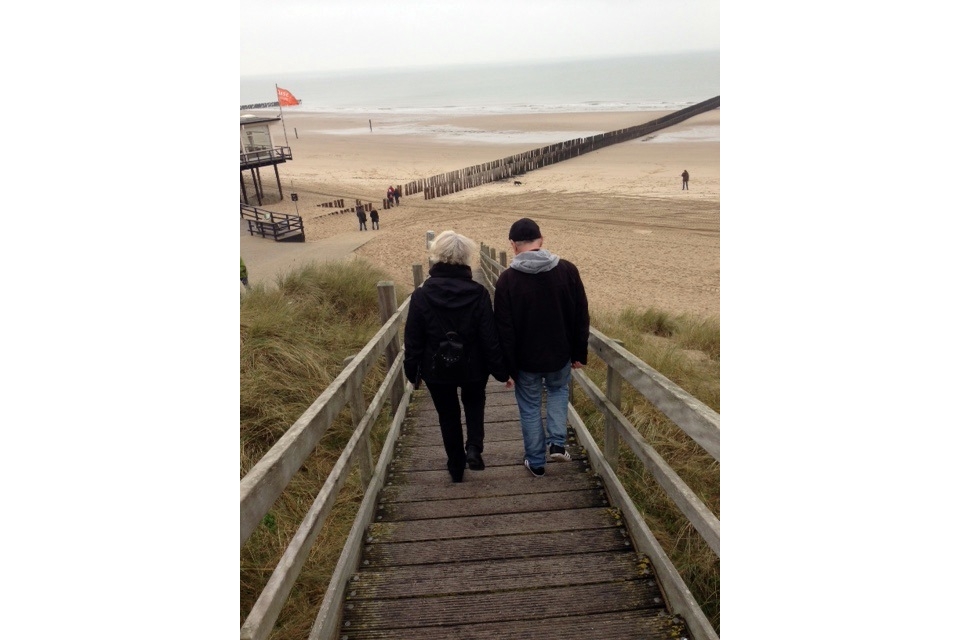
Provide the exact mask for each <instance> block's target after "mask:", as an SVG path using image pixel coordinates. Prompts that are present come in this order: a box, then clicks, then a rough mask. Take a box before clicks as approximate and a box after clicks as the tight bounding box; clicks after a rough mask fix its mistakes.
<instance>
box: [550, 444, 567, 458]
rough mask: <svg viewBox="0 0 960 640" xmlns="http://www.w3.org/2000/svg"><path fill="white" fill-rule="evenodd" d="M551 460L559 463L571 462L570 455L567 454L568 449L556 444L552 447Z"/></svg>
mask: <svg viewBox="0 0 960 640" xmlns="http://www.w3.org/2000/svg"><path fill="white" fill-rule="evenodd" d="M550 458H551V459H552V460H556V461H557V462H561V461H562V462H570V454H569V453H567V448H566V447H561V446H560V445H556V444H552V445H550Z"/></svg>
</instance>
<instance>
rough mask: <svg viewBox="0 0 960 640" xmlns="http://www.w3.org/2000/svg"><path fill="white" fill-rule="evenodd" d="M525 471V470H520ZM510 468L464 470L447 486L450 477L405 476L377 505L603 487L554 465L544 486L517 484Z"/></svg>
mask: <svg viewBox="0 0 960 640" xmlns="http://www.w3.org/2000/svg"><path fill="white" fill-rule="evenodd" d="M524 471H526V469H524ZM516 479H517V476H516V473H515V469H514V468H513V467H511V466H500V467H489V466H488V467H487V468H486V469H484V470H483V471H471V470H470V469H467V471H466V474H465V475H464V482H462V483H453V482H450V474H449V473H447V471H446V469H444V470H442V471H418V472H415V473H406V474H404V475H403V477H402V479H401V478H398V479H397V481H396V482H394V484H392V485H390V486H388V487H385V488H384V490H383V491H382V492H381V496H380V499H381V502H384V503H394V504H402V503H404V502H416V501H419V500H437V499H449V498H461V499H472V498H484V497H495V496H512V495H517V494H529V495H535V494H541V493H554V492H558V491H574V490H577V489H587V488H595V487H602V486H603V483H602V482H600V480H599V479H598V478H597V476H596V475H594V474H593V473H591V472H584V471H583V470H582V469H580V468H579V467H578V466H575V465H572V464H557V465H555V467H551V468H550V476H549V478H544V482H517V481H516Z"/></svg>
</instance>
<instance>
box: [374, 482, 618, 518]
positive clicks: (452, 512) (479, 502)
mask: <svg viewBox="0 0 960 640" xmlns="http://www.w3.org/2000/svg"><path fill="white" fill-rule="evenodd" d="M451 484H454V483H451ZM464 484H466V483H464ZM542 484H546V483H542ZM544 504H549V505H556V506H557V508H563V509H585V508H587V507H606V506H608V502H607V499H606V498H605V497H604V495H603V492H602V491H599V490H597V489H596V488H594V489H587V490H580V491H565V492H553V493H536V494H520V495H512V496H503V495H498V496H492V497H485V498H479V497H474V498H465V499H462V500H427V501H421V502H405V503H395V504H385V505H383V506H382V507H380V508H379V509H378V511H377V522H398V521H401V520H402V521H411V520H429V519H432V518H452V517H459V516H480V515H492V514H495V513H527V512H530V511H539V510H540V509H542V508H543V505H544Z"/></svg>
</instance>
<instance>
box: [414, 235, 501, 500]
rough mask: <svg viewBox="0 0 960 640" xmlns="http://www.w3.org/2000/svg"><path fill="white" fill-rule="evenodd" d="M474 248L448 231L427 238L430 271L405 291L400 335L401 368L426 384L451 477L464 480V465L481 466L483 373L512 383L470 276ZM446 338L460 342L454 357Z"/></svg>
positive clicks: (485, 300)
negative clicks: (404, 315) (406, 306)
mask: <svg viewBox="0 0 960 640" xmlns="http://www.w3.org/2000/svg"><path fill="white" fill-rule="evenodd" d="M476 256H477V243H476V242H474V241H473V240H471V239H470V238H467V237H466V236H462V235H460V234H459V233H456V232H455V231H444V232H443V233H441V234H440V235H438V236H437V238H436V240H434V241H433V243H431V245H430V264H431V265H432V266H431V267H430V277H429V278H427V280H426V282H424V283H423V286H420V287H418V288H416V289H414V291H413V294H412V295H411V296H410V309H409V312H408V314H407V324H406V327H405V329H404V335H403V342H404V358H403V372H404V375H405V376H406V377H407V380H409V381H410V382H412V383H413V385H414V387H415V388H419V387H420V381H421V380H422V381H423V382H424V383H426V385H427V391H429V392H430V397H431V398H432V399H433V404H434V407H436V410H437V418H438V419H439V422H440V435H441V437H442V438H443V449H444V451H445V452H446V454H447V470H448V471H449V472H450V479H451V480H453V482H463V472H464V470H465V469H466V467H468V466H469V467H470V469H471V470H473V471H481V470H482V469H483V468H484V467H485V465H484V462H483V457H482V456H481V454H482V453H483V412H484V408H485V406H486V401H487V391H486V389H487V380H488V378H489V377H490V376H491V375H493V377H494V378H496V379H497V380H499V381H500V382H506V383H507V388H508V389H509V388H511V387H512V386H513V383H512V381H511V380H510V377H509V376H508V375H507V369H506V367H505V366H504V362H503V357H502V355H501V351H500V341H499V340H498V339H497V328H496V325H495V324H494V319H493V307H492V305H491V303H490V294H489V293H488V292H487V289H486V287H484V286H483V285H482V284H480V283H479V282H477V281H475V280H474V279H473V270H472V267H471V265H472V264H473V263H474V261H475V257H476ZM454 332H455V333H454ZM452 342H453V343H456V344H460V345H462V347H461V349H459V354H460V357H459V358H455V357H454V356H455V354H456V352H457V351H458V350H457V349H455V348H453V349H451V348H450V347H451V343H452ZM444 355H446V356H447V357H446V358H444ZM457 389H459V390H460V398H459V399H458V398H457ZM461 402H462V403H463V415H464V418H465V420H466V423H467V440H466V446H464V440H463V427H462V425H461V422H460V405H461Z"/></svg>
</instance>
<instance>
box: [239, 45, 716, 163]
mask: <svg viewBox="0 0 960 640" xmlns="http://www.w3.org/2000/svg"><path fill="white" fill-rule="evenodd" d="M277 86H279V87H281V88H283V89H287V90H288V91H290V92H291V93H292V94H293V95H294V96H295V97H296V98H297V99H299V100H300V101H301V104H300V105H298V106H296V107H284V111H285V112H288V113H289V112H305V113H324V114H341V115H344V116H349V115H351V114H357V115H359V114H367V115H372V116H373V118H374V119H375V118H376V116H377V114H383V115H385V116H387V115H388V116H390V118H389V120H390V121H391V122H392V123H393V124H392V125H391V127H390V128H389V130H388V132H391V133H397V134H409V133H411V132H418V133H427V134H430V135H433V136H436V137H441V138H443V137H450V138H454V139H457V140H473V139H482V138H486V137H489V136H490V135H491V134H492V135H495V136H496V137H497V138H498V139H499V140H500V141H503V142H505V141H507V140H508V139H510V138H511V135H510V134H511V132H483V131H469V130H462V131H461V130H456V128H448V130H447V129H445V130H436V129H435V128H434V130H428V129H429V128H430V127H431V126H433V127H435V125H429V124H428V123H427V121H428V119H430V118H432V117H433V116H437V115H494V114H562V113H574V112H607V111H641V112H642V111H674V110H677V109H682V108H683V107H687V106H690V105H693V104H696V103H698V102H702V101H703V100H707V99H709V98H713V97H715V96H718V95H720V52H719V51H712V52H693V53H675V54H660V55H645V56H631V57H616V58H595V59H584V60H562V61H554V62H537V63H521V64H476V65H458V66H437V67H418V68H407V69H381V70H374V69H369V70H353V71H340V72H335V71H322V72H320V71H318V72H314V73H290V74H274V75H270V76H241V77H240V104H241V105H247V104H256V103H264V102H274V101H276V99H277V98H276V87H277ZM361 131H362V130H361V129H358V130H357V131H353V130H349V129H338V130H337V131H336V132H334V131H330V133H337V134H339V135H351V134H356V133H361ZM381 133H384V131H383V130H381ZM512 133H513V134H514V138H516V137H518V136H519V137H523V139H524V141H529V142H541V140H539V139H535V138H544V140H547V142H545V144H547V143H549V142H550V141H555V140H553V138H554V137H555V135H554V134H552V133H551V132H539V133H538V132H527V133H521V132H512ZM567 133H568V134H569V135H568V137H570V138H575V137H580V136H581V135H583V136H588V135H593V134H594V133H597V132H586V131H585V132H567ZM678 135H682V137H684V138H685V139H692V140H714V139H715V140H719V136H720V131H719V127H718V126H703V127H699V128H693V129H688V130H686V131H684V132H683V133H682V134H680V133H678ZM668 137H669V136H668ZM528 138H529V140H527V139H528ZM660 139H661V140H662V141H665V142H666V141H670V140H669V139H664V137H663V136H660ZM512 141H517V139H514V140H512Z"/></svg>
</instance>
